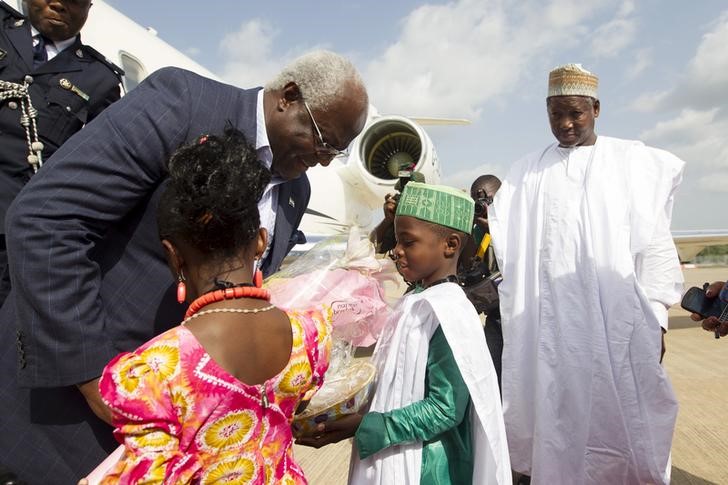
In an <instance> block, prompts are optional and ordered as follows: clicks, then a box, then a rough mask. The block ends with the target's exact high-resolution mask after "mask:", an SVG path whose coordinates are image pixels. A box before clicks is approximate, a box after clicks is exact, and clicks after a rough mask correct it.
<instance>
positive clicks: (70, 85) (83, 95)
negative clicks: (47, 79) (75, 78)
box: [58, 77, 89, 101]
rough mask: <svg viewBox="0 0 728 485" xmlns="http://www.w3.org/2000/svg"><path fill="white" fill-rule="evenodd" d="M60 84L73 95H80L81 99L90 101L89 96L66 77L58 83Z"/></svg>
mask: <svg viewBox="0 0 728 485" xmlns="http://www.w3.org/2000/svg"><path fill="white" fill-rule="evenodd" d="M58 84H60V85H61V87H62V88H63V89H67V90H68V91H71V92H72V93H74V94H76V95H78V96H79V97H80V98H82V99H83V100H84V101H88V100H89V95H88V94H86V93H84V92H83V91H81V90H80V89H78V87H76V86H74V84H73V83H72V82H71V81H69V80H68V79H66V78H65V77H62V78H61V79H60V81H58Z"/></svg>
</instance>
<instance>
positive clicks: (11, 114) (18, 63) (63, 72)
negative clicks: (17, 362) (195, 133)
mask: <svg viewBox="0 0 728 485" xmlns="http://www.w3.org/2000/svg"><path fill="white" fill-rule="evenodd" d="M24 1H25V4H26V6H27V12H28V16H27V17H25V16H23V15H22V14H20V13H19V12H17V11H15V10H14V9H12V8H11V7H10V6H8V5H7V4H6V3H5V2H3V1H0V19H2V20H1V21H0V305H1V304H2V302H3V301H4V300H5V297H6V296H7V294H8V292H9V277H8V274H7V255H6V252H5V234H6V233H7V232H6V231H12V228H6V227H5V212H6V211H7V209H8V206H9V205H10V203H11V202H12V200H13V199H14V198H15V196H16V195H17V194H18V192H19V191H20V189H21V188H22V187H23V185H25V183H26V182H27V181H28V180H29V179H30V177H31V175H32V174H33V173H34V171H36V170H38V168H40V166H41V165H42V162H43V161H44V160H47V159H48V158H49V157H50V156H51V155H52V154H53V152H55V151H56V149H57V148H58V147H59V146H60V145H61V144H62V143H63V142H65V141H66V140H67V139H68V138H70V137H71V135H73V134H74V133H76V132H77V131H78V130H80V129H81V128H82V127H83V126H84V124H86V123H88V122H89V121H91V119H93V118H94V117H95V116H96V115H98V114H99V113H100V112H101V111H102V110H103V109H104V108H106V107H107V106H109V105H110V104H111V103H113V102H114V101H116V100H117V99H119V97H120V91H119V83H120V80H121V75H123V72H122V71H121V69H119V68H118V67H117V66H115V65H113V64H111V63H110V62H108V61H107V60H106V59H105V58H104V57H103V56H102V55H101V54H100V53H98V52H97V51H95V50H94V49H92V48H91V47H89V46H87V45H84V44H82V43H81V37H80V35H79V31H80V30H81V27H83V25H84V23H85V22H86V18H87V17H88V12H89V9H90V7H91V0H24Z"/></svg>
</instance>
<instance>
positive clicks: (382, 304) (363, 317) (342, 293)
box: [265, 228, 396, 347]
mask: <svg viewBox="0 0 728 485" xmlns="http://www.w3.org/2000/svg"><path fill="white" fill-rule="evenodd" d="M394 276H396V270H395V269H394V265H393V264H391V261H389V260H383V259H377V258H375V257H374V247H373V246H372V244H371V243H370V242H369V241H368V240H367V239H365V238H363V237H362V236H361V235H360V233H359V231H358V230H357V229H356V228H353V229H352V230H351V232H350V234H349V236H348V238H344V237H343V236H338V237H333V238H330V239H327V240H325V241H322V242H321V243H319V244H317V245H316V246H314V247H313V248H312V249H310V250H309V251H308V252H307V253H305V254H303V255H301V256H299V257H298V258H297V259H296V260H295V261H294V262H293V263H292V264H290V265H289V266H287V267H286V268H284V269H283V270H282V271H280V272H278V273H276V274H275V275H273V276H272V277H271V278H268V279H267V280H266V282H265V286H266V288H268V289H269V290H270V291H271V302H272V303H273V304H275V305H277V306H279V307H282V308H306V307H311V306H315V305H320V304H327V305H331V308H332V310H333V314H334V315H333V322H332V323H333V326H334V334H333V336H334V338H335V339H342V340H344V341H346V342H347V343H348V344H350V345H353V346H355V347H367V346H369V345H372V344H374V343H375V342H376V340H377V338H378V337H379V334H380V333H381V331H382V328H383V327H384V324H385V323H386V321H387V316H388V315H389V311H390V306H389V304H388V303H387V300H386V299H385V296H384V289H383V284H384V281H386V280H392V279H393V277H394Z"/></svg>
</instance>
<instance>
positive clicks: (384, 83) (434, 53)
mask: <svg viewBox="0 0 728 485" xmlns="http://www.w3.org/2000/svg"><path fill="white" fill-rule="evenodd" d="M587 4H588V5H587ZM610 4H611V5H614V4H617V2H614V1H610V0H601V1H598V2H584V1H579V0H552V1H551V2H548V3H546V2H539V1H536V0H532V1H521V2H501V1H497V0H461V1H457V2H451V3H447V4H443V5H424V6H421V7H419V8H417V9H415V10H413V11H412V12H411V13H410V14H409V15H408V16H407V17H405V18H404V20H403V21H402V23H401V29H400V30H401V35H400V37H399V38H398V39H397V40H396V42H394V43H393V44H391V45H390V46H389V47H388V48H387V49H386V50H385V51H384V52H383V53H382V54H381V55H380V56H378V57H377V58H375V59H374V60H372V61H371V62H370V63H369V64H368V65H367V66H366V68H365V72H364V74H365V78H366V80H367V83H368V86H369V89H370V94H371V96H372V100H373V102H374V104H376V105H377V106H378V107H379V108H380V110H381V111H383V112H387V113H403V114H406V115H412V116H455V117H465V118H470V119H477V118H478V117H479V115H480V113H481V110H482V107H483V105H484V104H485V103H486V102H487V101H490V100H493V99H495V98H496V97H498V96H500V95H503V94H506V93H509V92H510V91H512V90H514V89H516V88H517V86H518V83H519V80H520V79H521V77H522V76H523V74H524V73H525V72H527V71H528V70H529V69H536V68H538V69H541V70H545V69H548V68H550V67H552V66H550V65H549V66H541V64H542V63H543V62H545V59H546V58H547V57H548V56H546V55H545V53H547V52H549V51H550V50H552V49H561V48H562V47H563V45H564V43H567V42H568V43H569V44H572V43H574V42H579V40H578V39H581V38H582V37H586V36H587V35H588V28H587V26H586V21H587V20H589V18H590V17H591V16H593V15H594V14H595V12H597V11H598V10H599V9H600V8H602V7H604V6H605V5H610Z"/></svg>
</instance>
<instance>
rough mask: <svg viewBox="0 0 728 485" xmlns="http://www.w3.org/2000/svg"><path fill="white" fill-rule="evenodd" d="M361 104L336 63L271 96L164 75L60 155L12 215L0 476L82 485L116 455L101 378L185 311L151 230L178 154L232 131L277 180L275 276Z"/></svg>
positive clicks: (349, 76) (347, 70) (311, 69)
mask: <svg viewBox="0 0 728 485" xmlns="http://www.w3.org/2000/svg"><path fill="white" fill-rule="evenodd" d="M368 106H369V101H368V97H367V92H366V88H365V87H364V84H363V81H362V80H361V77H360V76H359V74H358V72H357V71H356V69H355V67H354V66H353V65H352V64H351V62H349V61H348V60H347V59H344V58H343V57H341V56H339V55H337V54H335V53H333V52H328V51H315V52H311V53H308V54H305V55H303V56H301V57H300V58H298V59H296V60H294V61H293V62H292V63H291V64H289V65H288V66H286V67H284V68H283V69H282V70H281V72H280V73H279V74H278V75H276V76H275V77H274V79H272V80H271V81H270V82H269V83H268V84H267V85H266V87H265V88H254V89H240V88H237V87H234V86H230V85H226V84H222V83H220V82H217V81H214V80H212V79H207V78H204V77H201V76H198V75H197V74H194V73H192V72H189V71H185V70H183V69H177V68H164V69H160V70H159V71H156V72H155V73H153V74H151V75H150V76H149V77H148V78H146V79H145V80H144V81H143V82H142V83H141V84H139V86H137V87H136V88H134V89H133V90H132V91H130V92H129V94H127V95H126V96H124V97H123V98H122V99H121V100H120V101H118V102H116V103H114V104H113V105H111V106H110V107H109V109H107V110H105V111H104V112H102V113H101V115H99V116H98V117H96V119H94V120H93V121H92V122H91V123H89V124H88V125H87V126H86V127H85V128H84V129H83V130H81V131H80V132H79V133H78V134H77V135H76V136H74V137H73V138H71V140H69V141H68V142H67V143H65V144H64V145H63V146H62V147H61V148H60V149H59V150H58V151H57V152H56V153H55V154H54V155H53V157H52V158H51V160H50V162H49V163H48V164H47V165H46V166H45V167H44V168H43V169H42V170H40V171H39V172H38V173H37V174H36V175H35V176H33V178H32V179H31V181H30V183H29V184H28V185H27V186H26V187H25V189H23V191H22V192H21V193H20V195H19V196H18V197H17V198H16V200H15V201H14V202H13V204H12V205H11V207H10V210H9V211H8V214H7V223H8V226H9V227H12V228H13V233H12V234H9V235H8V241H7V243H8V254H9V256H10V259H11V260H12V261H13V264H12V265H11V267H10V277H11V281H12V284H13V288H12V290H11V293H10V295H9V296H8V298H7V300H6V302H5V304H4V305H3V307H2V309H1V310H0V322H2V325H0V396H2V399H1V400H0V430H2V431H3V432H2V433H0V450H3V451H2V460H3V462H4V463H6V464H7V465H9V467H10V468H11V469H13V470H14V471H15V472H16V473H17V474H18V475H19V476H20V477H21V478H22V479H25V480H26V481H29V482H31V483H38V484H44V485H53V484H68V483H76V482H77V481H78V478H79V477H81V476H85V475H86V474H87V473H88V472H89V471H90V470H91V469H92V468H93V467H95V466H96V465H97V464H98V463H99V462H100V461H101V460H102V459H103V458H104V457H105V456H107V455H108V453H110V452H111V451H112V450H113V449H114V448H115V447H116V443H115V441H114V439H113V436H112V435H111V428H110V427H109V425H108V424H107V423H110V421H111V416H110V414H109V412H108V409H107V408H106V406H105V405H104V402H103V400H102V399H101V396H100V394H99V389H98V379H99V376H100V375H101V371H102V370H103V368H104V366H105V365H106V364H107V363H108V362H109V361H110V360H111V359H112V358H113V357H114V356H116V355H117V354H118V353H119V352H124V351H130V350H133V349H135V348H137V347H139V346H140V345H141V344H142V343H144V342H146V341H148V340H149V339H151V338H152V337H154V336H156V335H159V334H161V333H162V332H164V331H165V330H167V329H169V328H170V327H172V326H176V325H177V324H178V323H179V322H180V320H181V319H182V316H183V315H184V312H185V309H186V305H184V304H179V303H178V302H177V299H176V296H175V295H176V287H177V284H178V283H179V281H175V279H174V278H172V276H171V275H170V273H169V269H168V265H167V262H166V260H165V258H164V253H163V251H162V248H161V247H160V246H159V236H158V230H157V221H156V211H157V205H158V203H159V198H160V197H161V194H162V192H163V191H164V190H165V186H166V184H167V178H168V172H167V168H166V166H165V161H166V160H169V158H170V156H171V154H172V153H173V152H174V150H176V149H177V148H178V147H180V146H181V145H184V144H188V143H190V142H192V141H193V140H196V139H198V137H199V136H200V135H202V134H204V133H222V132H223V131H224V130H225V128H226V127H228V126H229V127H232V128H235V129H237V130H239V131H241V132H242V133H243V135H244V136H245V138H246V140H247V141H248V142H249V143H250V144H251V145H252V146H254V147H255V150H256V154H257V157H258V159H259V160H260V161H261V162H262V163H263V164H264V165H265V167H266V168H269V169H270V171H271V175H272V177H271V180H270V182H269V183H268V185H267V186H266V188H265V190H264V192H263V195H262V197H261V199H260V202H259V203H258V210H259V213H260V219H261V226H262V227H264V228H265V229H266V230H267V231H268V235H269V237H268V244H267V246H266V248H265V250H264V252H263V256H262V258H261V260H260V261H259V265H260V269H262V271H263V273H264V274H266V275H268V274H271V273H273V272H275V271H276V270H277V269H278V268H279V267H280V265H281V262H282V261H283V258H284V257H285V256H286V254H287V253H288V252H289V251H290V250H291V248H292V247H293V245H295V244H296V243H297V242H300V241H302V239H303V238H302V235H301V233H300V231H298V225H299V224H300V222H301V218H302V217H303V214H304V212H305V210H306V206H307V205H308V201H309V197H310V191H311V189H310V185H309V182H308V179H307V177H306V171H307V170H308V169H309V168H311V167H313V166H316V165H319V164H321V165H323V166H327V165H328V164H329V163H330V162H331V160H332V159H333V158H334V157H335V156H337V155H340V154H342V153H343V152H344V151H345V149H346V148H347V147H348V145H349V144H350V143H351V141H352V140H353V139H354V137H355V136H356V135H358V134H359V132H360V131H361V130H362V128H363V127H364V123H365V122H366V116H367V109H368ZM68 174H73V176H72V177H69V176H68ZM238 189H239V191H240V192H244V191H245V190H247V187H238ZM50 200H52V201H53V203H48V201H50ZM180 276H182V275H180ZM178 278H179V277H178ZM69 436H73V439H69V438H68V437H69Z"/></svg>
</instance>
